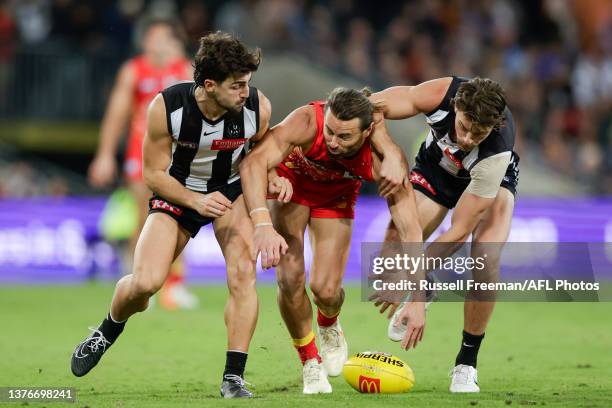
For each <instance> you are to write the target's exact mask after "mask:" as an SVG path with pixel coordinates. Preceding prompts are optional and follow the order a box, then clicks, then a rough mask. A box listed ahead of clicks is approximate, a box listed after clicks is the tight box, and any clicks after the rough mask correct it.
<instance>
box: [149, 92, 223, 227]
mask: <svg viewBox="0 0 612 408" xmlns="http://www.w3.org/2000/svg"><path fill="white" fill-rule="evenodd" d="M142 150H143V153H142V158H143V169H142V173H143V176H144V180H145V183H146V184H147V186H148V187H149V188H150V189H151V190H152V191H153V192H155V193H157V194H159V195H160V196H161V197H163V198H165V199H166V200H168V201H171V202H173V203H176V204H178V205H181V206H184V207H189V208H192V209H194V210H196V211H197V212H198V213H200V214H201V215H203V216H205V217H213V218H215V217H220V216H222V215H223V214H224V213H225V211H227V209H229V208H232V202H231V201H230V200H228V199H227V198H226V197H225V196H224V195H223V194H221V193H220V192H218V191H216V192H214V193H211V194H201V193H196V192H194V191H191V190H189V189H187V188H186V187H185V186H183V185H182V184H181V183H179V181H178V180H176V179H175V178H174V177H172V176H170V175H169V174H168V173H167V169H168V166H170V162H171V159H172V136H170V133H169V132H168V128H167V122H166V107H165V104H164V99H163V97H162V95H161V94H158V95H157V96H156V97H155V99H153V101H152V102H151V104H150V105H149V111H148V117H147V132H146V134H145V138H144V143H143V145H142Z"/></svg>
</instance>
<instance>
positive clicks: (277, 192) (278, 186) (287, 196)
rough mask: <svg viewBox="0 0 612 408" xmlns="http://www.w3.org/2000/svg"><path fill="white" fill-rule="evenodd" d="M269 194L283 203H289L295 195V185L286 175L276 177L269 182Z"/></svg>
mask: <svg viewBox="0 0 612 408" xmlns="http://www.w3.org/2000/svg"><path fill="white" fill-rule="evenodd" d="M268 194H269V195H271V196H276V200H277V201H279V202H281V203H288V202H289V200H291V196H292V195H293V185H292V184H291V182H290V181H289V179H288V178H286V177H276V178H274V179H271V180H270V181H269V182H268Z"/></svg>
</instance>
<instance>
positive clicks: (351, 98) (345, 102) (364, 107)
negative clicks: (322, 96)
mask: <svg viewBox="0 0 612 408" xmlns="http://www.w3.org/2000/svg"><path fill="white" fill-rule="evenodd" d="M371 94H372V91H371V90H370V89H369V88H363V89H362V90H360V91H358V90H356V89H351V88H343V87H338V88H335V89H334V90H333V91H331V93H330V94H329V96H328V97H327V104H326V107H327V108H329V109H331V111H332V113H333V114H334V116H335V117H337V118H338V119H340V120H351V119H355V118H359V121H360V124H361V126H360V129H361V130H362V131H363V130H365V129H367V128H368V126H370V124H371V123H372V120H373V118H372V114H373V113H374V105H372V103H371V102H370V100H369V99H368V96H370V95H371Z"/></svg>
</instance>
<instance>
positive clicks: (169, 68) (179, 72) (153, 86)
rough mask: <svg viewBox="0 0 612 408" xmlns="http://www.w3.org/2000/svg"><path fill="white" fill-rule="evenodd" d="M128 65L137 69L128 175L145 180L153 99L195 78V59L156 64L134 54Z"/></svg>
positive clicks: (129, 141)
mask: <svg viewBox="0 0 612 408" xmlns="http://www.w3.org/2000/svg"><path fill="white" fill-rule="evenodd" d="M128 65H129V66H130V67H131V69H132V70H133V72H134V75H135V81H134V89H133V90H132V92H133V93H132V98H133V102H134V103H133V111H132V120H131V123H130V133H129V139H128V144H127V151H126V155H125V168H124V170H125V175H126V177H127V178H128V179H130V180H133V181H140V180H142V142H143V139H144V134H145V131H146V129H147V108H148V106H149V103H150V102H151V101H152V100H153V98H155V96H156V95H157V94H158V93H159V92H161V91H162V90H163V89H165V88H167V87H169V86H171V85H174V84H176V83H177V82H179V81H184V80H189V79H192V78H191V62H190V61H189V60H188V59H186V58H176V59H174V60H173V61H171V62H170V63H168V64H166V65H165V66H163V67H158V66H155V65H153V64H152V63H151V62H150V61H149V60H148V59H147V58H146V57H145V56H144V55H141V56H137V57H134V58H132V59H131V60H130V61H129V62H128Z"/></svg>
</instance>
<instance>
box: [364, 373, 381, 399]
mask: <svg viewBox="0 0 612 408" xmlns="http://www.w3.org/2000/svg"><path fill="white" fill-rule="evenodd" d="M359 391H360V392H363V393H366V394H380V378H370V377H366V376H363V375H360V376H359Z"/></svg>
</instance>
